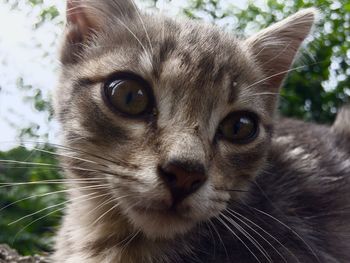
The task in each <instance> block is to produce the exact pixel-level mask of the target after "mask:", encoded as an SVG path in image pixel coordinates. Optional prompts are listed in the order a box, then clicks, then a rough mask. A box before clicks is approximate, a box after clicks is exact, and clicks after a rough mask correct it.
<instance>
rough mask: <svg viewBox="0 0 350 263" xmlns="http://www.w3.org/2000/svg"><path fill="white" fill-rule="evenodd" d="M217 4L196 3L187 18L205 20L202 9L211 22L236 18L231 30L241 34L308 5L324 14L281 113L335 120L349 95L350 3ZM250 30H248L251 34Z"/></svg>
mask: <svg viewBox="0 0 350 263" xmlns="http://www.w3.org/2000/svg"><path fill="white" fill-rule="evenodd" d="M222 2H224V1H219V0H211V1H206V0H192V1H191V5H190V7H189V8H187V9H185V10H184V12H185V14H186V15H188V16H190V17H192V18H202V17H203V10H204V12H205V13H206V14H209V16H210V17H211V19H209V20H211V21H213V22H215V23H219V24H222V23H220V22H222V21H227V17H232V18H237V19H236V20H235V21H236V22H235V23H234V24H231V27H229V30H232V31H234V32H240V33H241V34H247V33H251V32H249V31H257V30H259V29H261V28H264V27H266V26H267V25H270V24H272V23H273V22H275V21H277V20H280V19H281V18H283V17H287V16H288V15H291V14H293V13H295V12H296V11H298V10H300V9H302V8H306V7H316V8H318V9H319V10H320V11H321V15H320V21H319V23H318V24H317V26H316V28H315V31H314V34H313V37H311V38H310V39H309V40H310V41H311V40H312V42H311V43H310V44H309V45H308V47H307V51H304V53H305V54H304V59H301V60H300V61H299V63H298V64H296V65H295V66H296V67H298V66H302V67H301V68H299V69H297V70H295V71H292V72H291V73H290V74H289V77H288V79H287V81H286V82H285V84H284V87H283V89H282V94H281V95H282V98H281V106H280V107H281V111H282V114H284V115H286V116H291V117H297V118H302V119H305V120H313V121H316V122H322V123H327V122H331V121H332V120H333V119H334V117H335V114H336V111H337V109H339V108H340V107H341V105H343V104H345V103H347V102H349V96H350V88H349V83H350V69H349V65H350V51H349V48H350V41H349V40H350V13H349V10H350V4H349V2H348V1H347V0H339V1H334V0H298V1H294V0H293V1H290V0H287V1H281V0H269V1H266V4H262V3H261V2H260V3H259V1H258V2H253V1H252V2H250V3H249V4H248V6H247V8H244V9H238V8H235V7H234V6H232V7H231V8H228V9H226V10H225V9H222V8H221V6H222V5H220V3H222ZM249 29H250V30H249Z"/></svg>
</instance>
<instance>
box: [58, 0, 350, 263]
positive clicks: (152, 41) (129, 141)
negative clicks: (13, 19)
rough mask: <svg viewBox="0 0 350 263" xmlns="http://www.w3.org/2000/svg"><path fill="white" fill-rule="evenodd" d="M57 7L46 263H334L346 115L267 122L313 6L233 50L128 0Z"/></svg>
mask: <svg viewBox="0 0 350 263" xmlns="http://www.w3.org/2000/svg"><path fill="white" fill-rule="evenodd" d="M67 6H68V8H67V25H66V29H65V33H64V40H63V44H62V48H61V56H60V61H61V63H62V67H61V72H60V79H59V85H58V87H57V89H56V93H55V96H54V98H55V102H54V105H55V106H54V107H55V113H56V116H57V118H58V119H59V121H60V123H61V125H62V137H63V143H64V145H65V147H64V148H62V149H61V155H62V156H63V157H62V158H61V163H62V166H63V167H65V173H66V176H67V178H68V179H67V180H68V181H69V182H70V189H71V191H70V195H69V199H70V204H69V205H68V206H67V208H66V212H65V216H64V219H63V222H62V226H61V228H60V230H59V233H58V235H57V239H56V247H55V252H54V254H53V256H52V260H53V261H54V262H60V263H63V262H64V263H78V262H84V263H97V262H99V263H100V262H104V263H109V262H113V263H117V262H123V263H125V262H126V263H127V262H237V263H248V262H288V263H289V262H328V263H329V262H350V252H349V251H350V231H349V230H350V224H349V222H350V210H349V208H350V207H349V205H350V159H349V157H350V110H349V108H347V107H344V108H343V109H342V110H341V111H340V112H339V114H338V116H337V119H336V121H335V123H334V124H333V126H325V125H316V124H307V123H304V122H301V121H298V120H292V119H284V118H280V117H278V115H277V114H276V108H277V104H278V96H279V95H278V92H279V88H280V86H281V84H282V82H283V80H284V78H285V76H286V75H287V73H288V71H289V70H290V67H291V65H292V63H293V61H294V59H295V57H296V55H297V52H298V50H299V47H300V45H301V44H302V42H303V40H304V39H305V38H306V37H307V36H308V34H309V33H310V31H311V30H312V26H313V24H314V20H315V16H316V14H317V10H316V9H314V8H309V9H305V10H301V11H299V12H297V13H296V14H294V15H292V16H290V17H288V18H286V19H285V20H282V21H280V22H278V23H276V24H274V25H272V26H270V27H268V28H266V29H264V30H262V31H260V32H259V33H257V34H255V35H253V36H251V37H248V38H247V39H239V38H237V37H235V36H233V35H231V34H230V33H228V32H224V31H222V30H221V29H219V28H217V27H216V26H213V25H208V24H204V23H200V22H197V21H192V20H186V19H184V20H174V19H171V18H167V17H164V16H162V15H157V14H152V15H150V14H145V13H143V12H141V11H140V10H139V9H138V8H137V7H136V6H135V4H134V3H133V1H131V0H68V3H67Z"/></svg>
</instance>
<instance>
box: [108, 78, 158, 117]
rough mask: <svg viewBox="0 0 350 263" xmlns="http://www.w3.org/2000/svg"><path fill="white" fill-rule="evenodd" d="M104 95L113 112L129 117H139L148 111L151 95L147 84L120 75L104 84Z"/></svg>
mask: <svg viewBox="0 0 350 263" xmlns="http://www.w3.org/2000/svg"><path fill="white" fill-rule="evenodd" d="M104 95H105V98H106V99H107V102H108V104H109V105H110V106H112V107H113V108H114V109H115V110H117V111H119V112H121V113H123V114H127V115H130V116H140V115H143V114H144V113H146V112H147V111H149V110H150V108H151V106H152V98H153V97H152V95H151V93H150V91H149V87H148V85H147V83H146V82H145V81H144V80H143V79H141V78H139V77H137V76H134V75H130V74H127V75H125V74H124V75H120V76H115V77H113V78H111V79H110V80H109V81H107V82H106V83H105V86H104Z"/></svg>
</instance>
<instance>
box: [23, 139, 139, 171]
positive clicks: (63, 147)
mask: <svg viewBox="0 0 350 263" xmlns="http://www.w3.org/2000/svg"><path fill="white" fill-rule="evenodd" d="M24 143H28V144H40V145H44V146H45V145H50V146H52V147H55V148H58V149H61V150H66V151H70V152H75V153H81V154H86V155H88V156H90V157H94V158H97V159H100V160H103V161H107V162H109V163H111V164H115V165H119V166H122V167H128V168H130V169H138V168H139V166H138V165H136V164H131V163H129V162H124V161H122V160H118V161H117V160H115V157H113V158H112V157H110V156H109V157H110V158H112V159H109V158H106V157H105V156H99V155H96V154H93V153H90V152H87V151H84V150H81V149H77V148H73V147H71V146H65V145H61V144H57V143H48V142H40V141H36V142H35V141H24Z"/></svg>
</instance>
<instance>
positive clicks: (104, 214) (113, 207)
mask: <svg viewBox="0 0 350 263" xmlns="http://www.w3.org/2000/svg"><path fill="white" fill-rule="evenodd" d="M128 196H130V195H124V196H120V197H118V198H115V199H113V201H115V202H116V201H118V200H119V199H122V198H125V197H128ZM119 205H120V204H119V203H117V204H115V205H113V206H112V207H111V208H110V209H108V210H107V211H106V212H105V213H103V214H102V215H101V216H99V217H98V218H97V219H96V220H95V221H94V222H92V224H91V225H95V224H97V222H98V221H100V220H101V219H102V218H103V217H104V216H106V215H107V214H108V213H110V212H111V211H113V210H114V209H115V208H117V207H118V206H119Z"/></svg>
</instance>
